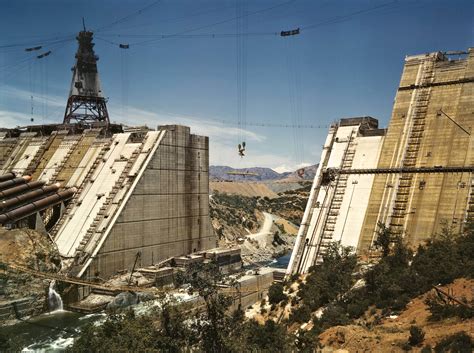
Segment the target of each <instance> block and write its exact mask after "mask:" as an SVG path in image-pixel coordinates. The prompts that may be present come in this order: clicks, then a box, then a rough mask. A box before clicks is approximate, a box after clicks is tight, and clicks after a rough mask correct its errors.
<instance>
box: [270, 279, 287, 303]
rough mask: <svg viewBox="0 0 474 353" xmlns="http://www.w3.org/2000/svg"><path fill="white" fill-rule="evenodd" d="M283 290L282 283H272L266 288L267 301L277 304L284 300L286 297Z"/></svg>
mask: <svg viewBox="0 0 474 353" xmlns="http://www.w3.org/2000/svg"><path fill="white" fill-rule="evenodd" d="M283 290H284V287H283V284H281V283H278V282H276V283H273V284H272V285H271V286H270V288H268V302H269V303H270V304H278V303H279V302H281V301H286V300H287V299H288V297H287V296H286V294H285V293H284V292H283Z"/></svg>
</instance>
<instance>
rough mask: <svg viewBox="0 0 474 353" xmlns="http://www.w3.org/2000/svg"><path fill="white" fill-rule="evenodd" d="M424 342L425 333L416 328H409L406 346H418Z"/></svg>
mask: <svg viewBox="0 0 474 353" xmlns="http://www.w3.org/2000/svg"><path fill="white" fill-rule="evenodd" d="M424 340H425V332H424V331H423V330H422V329H421V328H420V327H418V326H415V325H413V326H411V327H410V337H408V344H409V345H410V346H419V345H420V344H422V343H423V341H424Z"/></svg>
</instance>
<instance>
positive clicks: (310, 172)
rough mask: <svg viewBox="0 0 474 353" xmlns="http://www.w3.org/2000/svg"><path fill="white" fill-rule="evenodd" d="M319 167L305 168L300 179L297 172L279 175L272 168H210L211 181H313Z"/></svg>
mask: <svg viewBox="0 0 474 353" xmlns="http://www.w3.org/2000/svg"><path fill="white" fill-rule="evenodd" d="M316 168H317V165H312V166H308V167H305V168H304V175H303V177H302V178H301V177H299V176H298V173H297V171H293V172H285V173H278V172H276V171H274V170H273V169H270V168H264V167H252V168H240V169H238V168H232V167H229V166H212V165H211V166H210V167H209V179H210V180H211V181H212V180H226V181H279V180H288V181H301V180H312V179H313V178H314V175H315V173H316ZM229 172H231V173H233V172H236V173H255V174H258V175H233V174H228V173H229Z"/></svg>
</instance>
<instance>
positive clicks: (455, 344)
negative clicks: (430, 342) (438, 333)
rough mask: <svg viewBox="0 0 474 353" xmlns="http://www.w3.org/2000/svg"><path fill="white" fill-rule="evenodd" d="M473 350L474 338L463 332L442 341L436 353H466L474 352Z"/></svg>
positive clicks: (436, 348)
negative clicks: (473, 339)
mask: <svg viewBox="0 0 474 353" xmlns="http://www.w3.org/2000/svg"><path fill="white" fill-rule="evenodd" d="M473 348H474V342H473V341H472V338H471V337H470V336H469V335H468V334H467V333H466V332H464V331H461V332H458V333H455V334H454V335H451V336H448V337H446V338H444V339H443V340H442V341H440V342H439V343H438V344H437V345H436V347H435V352H436V353H444V352H452V353H464V352H472V349H473Z"/></svg>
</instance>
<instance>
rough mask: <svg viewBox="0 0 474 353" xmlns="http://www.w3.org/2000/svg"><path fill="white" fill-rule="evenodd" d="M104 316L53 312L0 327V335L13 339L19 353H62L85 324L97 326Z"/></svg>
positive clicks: (62, 311)
mask: <svg viewBox="0 0 474 353" xmlns="http://www.w3.org/2000/svg"><path fill="white" fill-rule="evenodd" d="M104 319H105V314H91V315H83V314H78V313H73V312H70V311H64V310H61V311H54V312H52V313H48V314H43V315H40V316H36V317H34V318H31V319H28V320H25V321H21V322H19V323H17V324H14V325H11V326H5V327H2V328H1V330H2V333H4V334H6V335H8V336H10V337H14V339H15V344H17V345H18V346H19V347H22V348H23V352H62V351H64V350H65V348H66V347H67V346H69V345H71V344H72V342H73V340H74V337H77V335H78V334H79V332H80V330H81V329H82V328H83V327H84V326H85V325H86V324H88V323H91V322H92V323H94V322H97V323H98V322H100V321H102V320H104Z"/></svg>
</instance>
